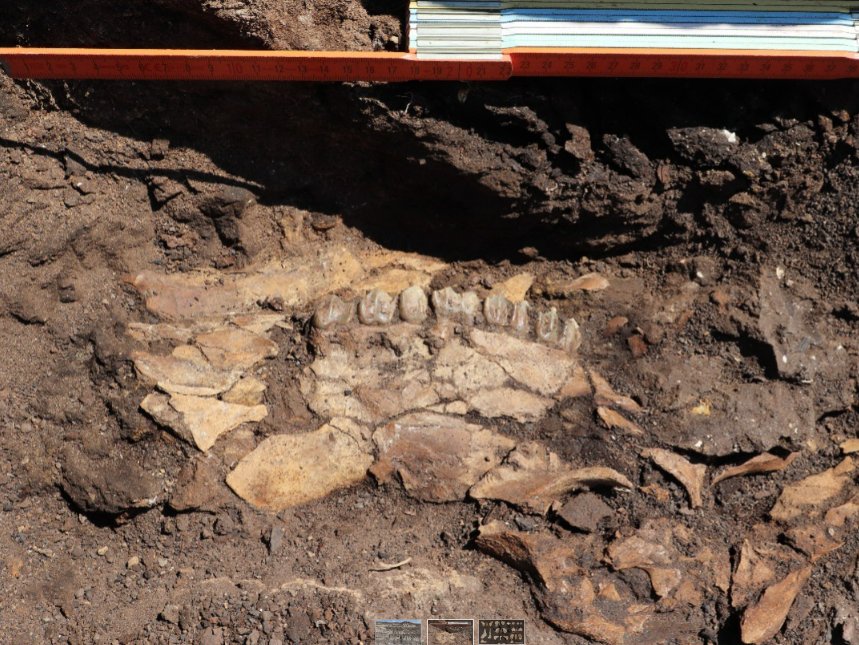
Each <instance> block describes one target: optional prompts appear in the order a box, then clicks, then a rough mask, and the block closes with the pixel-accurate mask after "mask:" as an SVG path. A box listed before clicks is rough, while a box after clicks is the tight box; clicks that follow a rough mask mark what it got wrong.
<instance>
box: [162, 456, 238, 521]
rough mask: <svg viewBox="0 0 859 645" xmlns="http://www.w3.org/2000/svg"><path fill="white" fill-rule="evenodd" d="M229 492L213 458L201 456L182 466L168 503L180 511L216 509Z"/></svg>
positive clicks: (224, 500)
mask: <svg viewBox="0 0 859 645" xmlns="http://www.w3.org/2000/svg"><path fill="white" fill-rule="evenodd" d="M227 493H228V491H227V490H226V488H225V487H224V484H223V480H222V479H221V477H220V474H219V472H218V469H217V468H216V467H215V465H214V463H213V462H212V460H211V459H210V458H207V457H202V456H200V457H198V458H196V459H191V460H190V461H189V462H188V463H186V464H185V465H184V466H182V469H181V470H180V471H179V475H178V476H177V477H176V484H175V485H174V487H173V490H172V491H171V492H170V496H169V498H168V499H167V504H168V506H170V508H172V509H173V510H174V511H178V512H180V513H182V512H186V511H192V510H207V511H214V510H217V509H218V508H220V506H221V505H223V503H224V502H226V499H227Z"/></svg>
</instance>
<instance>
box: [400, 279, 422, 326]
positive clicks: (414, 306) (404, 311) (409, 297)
mask: <svg viewBox="0 0 859 645" xmlns="http://www.w3.org/2000/svg"><path fill="white" fill-rule="evenodd" d="M428 307H429V303H428V301H427V295H426V294H425V293H424V290H423V289H421V288H420V287H418V286H412V287H409V288H408V289H406V290H404V291H403V292H402V293H401V294H400V318H402V319H403V320H405V321H406V322H410V323H422V322H423V321H424V320H426V318H427V314H428V311H427V309H428Z"/></svg>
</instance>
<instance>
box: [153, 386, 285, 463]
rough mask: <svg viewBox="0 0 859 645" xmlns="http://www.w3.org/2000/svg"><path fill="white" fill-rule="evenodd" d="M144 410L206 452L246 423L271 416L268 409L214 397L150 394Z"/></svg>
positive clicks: (262, 406)
mask: <svg viewBox="0 0 859 645" xmlns="http://www.w3.org/2000/svg"><path fill="white" fill-rule="evenodd" d="M140 407H141V408H142V409H143V410H144V411H145V412H146V413H147V414H149V415H150V416H152V418H153V419H155V420H156V421H157V422H158V423H160V424H161V425H164V426H167V427H169V428H170V429H171V430H173V431H174V432H175V433H176V434H177V435H178V436H179V437H180V438H182V439H184V440H185V441H187V442H188V443H192V444H194V445H196V446H197V448H199V449H200V450H202V451H203V452H206V451H207V450H209V448H211V447H212V446H213V445H215V442H216V441H217V440H218V437H220V436H221V435H223V434H225V433H227V432H229V431H231V430H235V429H236V428H238V427H239V426H240V425H242V424H243V423H254V422H258V421H262V420H263V419H264V418H265V417H266V415H267V414H268V409H267V408H266V407H265V406H264V405H253V406H248V405H239V404H236V403H226V402H224V401H219V400H218V399H215V398H212V397H202V396H188V395H185V394H173V395H171V396H170V397H167V396H165V395H163V394H159V393H152V394H149V395H148V396H147V397H146V398H145V399H144V400H143V402H142V403H141V404H140Z"/></svg>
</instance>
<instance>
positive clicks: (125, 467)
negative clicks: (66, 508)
mask: <svg viewBox="0 0 859 645" xmlns="http://www.w3.org/2000/svg"><path fill="white" fill-rule="evenodd" d="M60 486H61V487H62V489H63V492H64V493H65V494H66V495H67V496H68V498H69V499H70V500H71V502H72V503H73V504H74V506H75V507H76V508H79V509H80V510H81V511H83V512H85V513H107V514H110V515H118V514H120V513H125V512H128V511H134V510H141V509H146V508H151V507H152V506H155V504H156V503H157V502H158V496H159V495H160V493H161V482H160V481H159V480H158V479H156V478H155V477H154V476H153V475H152V474H151V473H149V472H148V471H147V470H146V469H144V468H143V467H141V466H140V465H139V464H137V463H136V462H135V461H133V460H131V459H128V458H124V457H121V458H117V457H116V456H115V455H110V456H107V457H105V458H103V459H92V458H90V457H89V456H87V455H86V454H84V453H83V452H81V451H80V450H77V449H76V448H72V447H67V448H66V449H65V451H64V452H63V457H62V479H61V482H60Z"/></svg>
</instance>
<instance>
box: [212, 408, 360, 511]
mask: <svg viewBox="0 0 859 645" xmlns="http://www.w3.org/2000/svg"><path fill="white" fill-rule="evenodd" d="M372 463H373V457H372V454H371V451H370V446H369V437H368V436H367V433H366V430H365V429H363V428H362V427H361V426H359V425H358V424H356V423H355V422H354V421H351V420H349V419H332V420H331V421H330V422H329V423H327V424H325V425H323V426H322V427H321V428H319V429H318V430H314V431H313V432H306V433H302V434H292V435H283V434H282V435H275V436H272V437H268V438H267V439H265V440H264V441H263V442H262V443H260V445H259V446H257V448H256V449H255V450H254V451H253V452H251V453H250V454H249V455H247V456H246V457H245V458H244V459H242V460H241V461H240V462H239V464H238V465H237V466H236V467H235V468H234V469H233V470H232V472H230V473H229V474H228V475H227V484H228V485H229V486H230V488H232V489H233V491H234V492H235V493H236V494H237V495H238V496H239V497H241V498H242V499H244V500H245V501H246V502H248V503H250V504H251V505H253V506H255V507H257V508H260V509H265V510H269V511H280V510H283V509H286V508H291V507H293V506H298V505H300V504H305V503H307V502H311V501H313V500H316V499H321V498H323V497H325V496H327V495H328V494H330V493H332V492H333V491H335V490H338V489H341V488H346V487H348V486H352V485H354V484H357V483H358V482H360V481H361V480H363V479H364V478H365V476H366V474H367V469H368V468H369V467H370V465H371V464H372Z"/></svg>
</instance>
